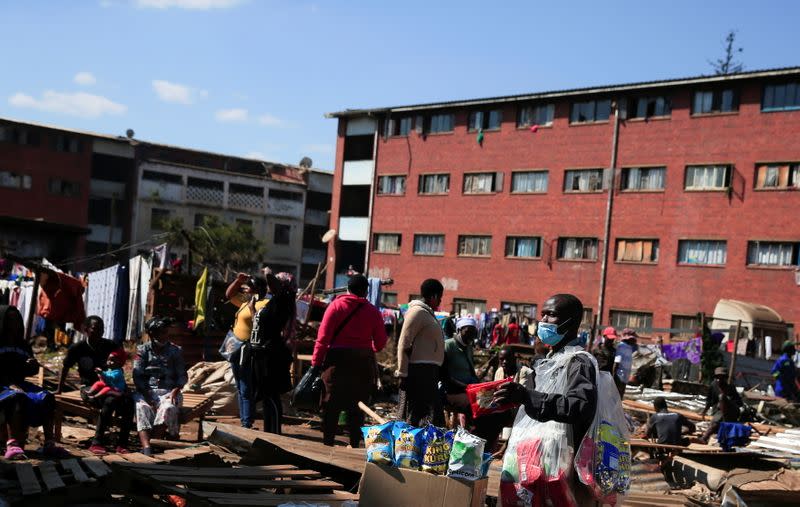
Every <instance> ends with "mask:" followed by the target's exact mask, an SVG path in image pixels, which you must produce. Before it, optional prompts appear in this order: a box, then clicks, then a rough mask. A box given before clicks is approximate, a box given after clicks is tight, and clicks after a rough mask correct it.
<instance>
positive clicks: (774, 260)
mask: <svg viewBox="0 0 800 507" xmlns="http://www.w3.org/2000/svg"><path fill="white" fill-rule="evenodd" d="M793 254H794V245H793V244H791V243H759V242H755V243H750V248H749V253H748V256H747V257H748V259H747V262H748V264H756V265H761V266H791V265H792V256H793Z"/></svg>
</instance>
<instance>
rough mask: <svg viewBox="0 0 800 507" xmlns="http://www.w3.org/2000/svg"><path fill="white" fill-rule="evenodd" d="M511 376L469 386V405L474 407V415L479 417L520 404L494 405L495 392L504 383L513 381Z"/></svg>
mask: <svg viewBox="0 0 800 507" xmlns="http://www.w3.org/2000/svg"><path fill="white" fill-rule="evenodd" d="M511 381H512V379H511V377H509V378H507V379H503V380H495V381H493V382H483V383H481V384H470V385H468V386H467V398H468V399H469V406H470V408H471V409H472V417H474V418H478V417H480V416H482V415H487V414H496V413H498V412H505V411H506V410H509V409H512V408H516V407H518V406H519V405H517V404H516V403H505V404H502V405H493V404H492V398H493V397H494V392H495V391H497V390H498V389H499V388H500V386H502V385H503V384H508V383H509V382H511Z"/></svg>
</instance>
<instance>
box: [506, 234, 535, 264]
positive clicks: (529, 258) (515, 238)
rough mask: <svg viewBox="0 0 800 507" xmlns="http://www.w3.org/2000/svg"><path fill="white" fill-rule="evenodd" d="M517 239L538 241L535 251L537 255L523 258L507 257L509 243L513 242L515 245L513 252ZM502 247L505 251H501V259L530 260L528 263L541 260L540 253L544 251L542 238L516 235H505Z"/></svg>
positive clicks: (521, 256) (520, 256) (517, 256)
mask: <svg viewBox="0 0 800 507" xmlns="http://www.w3.org/2000/svg"><path fill="white" fill-rule="evenodd" d="M519 239H534V240H537V241H538V245H537V248H536V250H537V252H538V254H539V255H535V256H530V257H529V256H523V255H509V254H508V250H509V241H515V244H514V247H515V248H513V249H514V250H515V249H516V240H519ZM504 247H505V249H504V251H503V257H505V258H506V259H520V260H530V261H533V260H541V259H542V251H543V250H544V240H543V239H542V236H521V235H518V234H509V235H506V241H505V245H504Z"/></svg>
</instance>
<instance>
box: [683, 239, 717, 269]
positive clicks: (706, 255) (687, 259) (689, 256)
mask: <svg viewBox="0 0 800 507" xmlns="http://www.w3.org/2000/svg"><path fill="white" fill-rule="evenodd" d="M727 255H728V247H727V244H726V243H725V242H724V241H682V242H681V244H680V252H679V258H680V262H682V263H686V264H725V260H726V259H727Z"/></svg>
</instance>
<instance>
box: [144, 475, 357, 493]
mask: <svg viewBox="0 0 800 507" xmlns="http://www.w3.org/2000/svg"><path fill="white" fill-rule="evenodd" d="M142 475H145V476H146V477H148V478H151V479H154V480H157V481H158V482H160V483H162V484H184V485H186V486H195V487H200V488H205V487H212V488H220V487H231V488H234V487H235V488H299V489H317V490H333V489H339V488H341V487H342V485H341V484H339V483H338V482H334V481H328V480H322V479H312V480H305V479H298V480H292V479H263V478H259V479H239V478H236V479H233V478H230V477H192V476H187V475H172V474H163V475H162V474H149V473H146V472H144V473H142Z"/></svg>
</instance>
